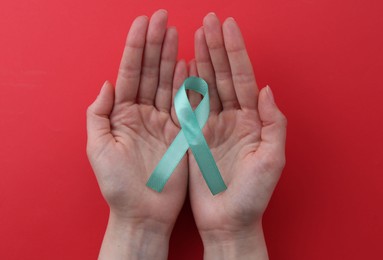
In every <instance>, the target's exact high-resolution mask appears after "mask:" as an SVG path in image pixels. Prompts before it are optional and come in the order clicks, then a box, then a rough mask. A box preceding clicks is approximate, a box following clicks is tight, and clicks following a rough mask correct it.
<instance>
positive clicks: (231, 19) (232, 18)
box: [226, 17, 235, 22]
mask: <svg viewBox="0 0 383 260" xmlns="http://www.w3.org/2000/svg"><path fill="white" fill-rule="evenodd" d="M226 20H227V21H233V22H235V19H234V17H229V18H227V19H226Z"/></svg>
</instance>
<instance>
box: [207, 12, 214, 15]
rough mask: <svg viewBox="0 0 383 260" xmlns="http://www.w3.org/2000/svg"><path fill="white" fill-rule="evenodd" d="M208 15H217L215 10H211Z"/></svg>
mask: <svg viewBox="0 0 383 260" xmlns="http://www.w3.org/2000/svg"><path fill="white" fill-rule="evenodd" d="M207 15H216V14H215V13H214V12H210V13H208V14H207Z"/></svg>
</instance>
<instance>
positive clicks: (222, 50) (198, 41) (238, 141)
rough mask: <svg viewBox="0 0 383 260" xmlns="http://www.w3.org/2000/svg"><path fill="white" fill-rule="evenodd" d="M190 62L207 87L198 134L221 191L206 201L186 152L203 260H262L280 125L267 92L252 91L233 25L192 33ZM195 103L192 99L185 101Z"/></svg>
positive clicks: (282, 133) (210, 25)
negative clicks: (202, 137)
mask: <svg viewBox="0 0 383 260" xmlns="http://www.w3.org/2000/svg"><path fill="white" fill-rule="evenodd" d="M195 57H196V62H195V63H192V64H193V66H194V67H196V68H194V69H192V71H196V72H195V73H198V75H199V76H200V77H202V78H204V79H205V80H206V81H207V82H208V84H209V94H210V106H211V107H210V109H211V111H210V117H209V119H208V121H207V123H206V125H205V127H204V129H203V132H204V135H205V137H206V140H207V142H208V144H209V146H210V148H211V151H212V153H213V156H214V158H215V160H216V162H217V165H218V168H219V169H220V172H221V174H222V177H223V179H224V181H225V183H226V185H227V186H228V189H227V190H226V191H225V192H222V193H220V194H218V195H216V196H212V195H211V193H210V191H209V189H208V187H207V185H206V183H205V181H204V179H203V177H202V175H201V173H200V170H199V168H198V165H197V164H196V162H195V159H194V158H193V155H192V154H191V153H189V185H190V187H189V190H190V200H191V206H192V210H193V214H194V218H195V221H196V224H197V227H198V230H199V232H200V234H201V237H202V240H203V243H204V247H205V258H207V259H208V258H209V259H210V258H213V259H215V258H216V259H267V250H266V247H265V243H264V238H263V233H262V223H261V222H262V215H263V213H264V211H265V209H266V206H267V204H268V202H269V199H270V197H271V194H272V192H273V190H274V187H275V185H276V183H277V181H278V179H279V176H280V174H281V171H282V169H283V167H284V164H285V137H286V119H285V117H284V115H283V114H282V113H281V112H280V111H279V109H278V108H277V106H276V104H275V103H274V99H273V95H272V93H271V90H270V88H269V87H266V88H264V89H262V90H261V91H260V92H259V91H258V88H257V85H256V82H255V77H254V74H253V69H252V65H251V62H250V59H249V57H248V55H247V52H246V48H245V44H244V40H243V37H242V35H241V32H240V30H239V27H238V25H237V24H236V22H235V21H234V19H232V18H228V19H227V20H226V21H225V22H224V23H223V25H222V27H221V24H220V22H219V20H218V18H217V16H216V15H215V14H213V13H210V14H208V15H207V16H206V17H205V19H204V22H203V27H202V28H200V29H199V30H197V32H196V33H195ZM190 99H191V100H192V102H193V103H194V104H196V103H198V96H197V95H195V94H193V96H191V97H190Z"/></svg>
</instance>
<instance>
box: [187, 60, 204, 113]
mask: <svg viewBox="0 0 383 260" xmlns="http://www.w3.org/2000/svg"><path fill="white" fill-rule="evenodd" d="M189 76H194V77H198V73H197V65H196V61H195V60H191V61H190V62H189ZM188 97H189V102H190V105H191V106H192V108H193V109H195V108H196V107H197V106H198V104H199V103H200V102H201V95H200V94H199V93H198V92H195V91H193V90H188Z"/></svg>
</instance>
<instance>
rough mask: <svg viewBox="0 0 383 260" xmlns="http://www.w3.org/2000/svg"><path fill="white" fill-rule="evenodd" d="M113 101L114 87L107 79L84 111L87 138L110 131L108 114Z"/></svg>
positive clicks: (90, 138)
mask: <svg viewBox="0 0 383 260" xmlns="http://www.w3.org/2000/svg"><path fill="white" fill-rule="evenodd" d="M113 103H114V88H113V86H112V84H111V83H110V82H109V81H105V83H104V85H103V86H102V88H101V91H100V94H99V95H98V96H97V98H96V100H95V101H94V102H93V103H92V104H91V105H90V106H89V107H88V110H87V113H86V118H87V132H88V139H89V140H92V139H94V138H97V137H99V136H103V135H105V134H108V133H110V120H109V115H110V113H111V112H112V109H113Z"/></svg>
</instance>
